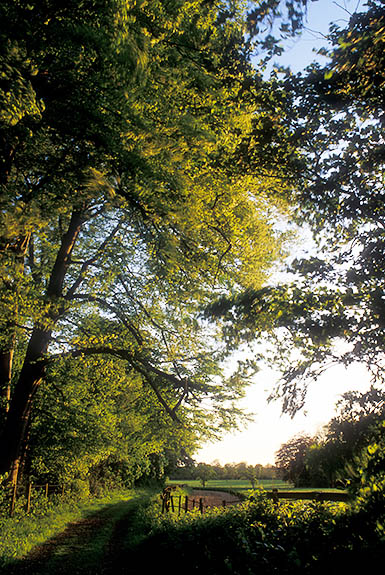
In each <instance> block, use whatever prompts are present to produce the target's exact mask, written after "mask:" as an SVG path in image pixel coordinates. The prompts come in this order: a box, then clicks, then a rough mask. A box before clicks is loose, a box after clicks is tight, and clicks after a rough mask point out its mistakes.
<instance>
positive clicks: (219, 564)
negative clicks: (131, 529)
mask: <svg viewBox="0 0 385 575" xmlns="http://www.w3.org/2000/svg"><path fill="white" fill-rule="evenodd" d="M150 549H151V553H150V552H149V550H150ZM170 549H172V550H173V552H172V554H169V555H168V570H169V572H170V573H177V572H178V570H180V565H181V564H183V566H184V570H185V571H186V573H194V572H196V571H198V570H199V571H204V572H205V573H217V574H222V573H238V574H239V575H243V574H245V575H246V574H250V573H255V572H258V573H263V574H270V573H277V572H279V573H291V574H296V573H298V574H305V573H306V574H310V573H317V574H318V573H323V572H325V569H328V570H329V571H330V572H332V573H338V572H339V570H341V569H342V568H343V567H344V568H345V569H350V568H353V567H354V566H355V567H358V568H363V567H364V566H366V567H369V566H370V567H374V566H375V560H378V559H381V558H383V556H384V545H383V542H382V541H381V538H380V537H379V536H378V534H377V535H376V534H375V529H374V528H373V526H370V525H369V524H365V526H363V525H361V526H360V523H359V517H358V515H357V514H356V513H355V512H352V511H351V510H350V509H349V508H347V507H346V506H345V505H343V504H338V505H337V504H320V503H299V502H298V503H293V502H287V503H280V504H279V505H276V504H274V503H273V502H272V501H271V500H269V499H267V498H265V497H264V495H263V491H257V492H254V495H253V496H252V497H251V501H249V502H246V503H244V504H241V505H239V506H236V507H233V508H231V509H230V508H229V509H227V510H226V511H223V510H215V511H209V512H208V513H207V514H205V515H204V516H203V517H202V516H200V514H199V512H198V513H189V514H187V515H186V516H182V517H181V518H179V519H178V518H170V517H168V516H166V517H165V516H162V517H158V519H157V520H156V524H155V528H153V530H152V532H151V534H150V535H149V537H148V538H147V540H144V542H143V543H142V544H141V545H140V546H139V548H138V549H137V559H138V561H139V560H140V562H141V564H142V566H143V568H144V569H148V570H150V569H151V568H153V567H155V564H154V563H153V558H154V557H159V556H163V555H165V554H167V552H168V550H170ZM143 561H144V562H143ZM352 572H356V571H352Z"/></svg>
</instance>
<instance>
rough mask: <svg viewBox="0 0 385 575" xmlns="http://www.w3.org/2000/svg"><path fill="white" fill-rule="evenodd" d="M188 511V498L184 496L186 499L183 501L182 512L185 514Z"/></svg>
mask: <svg viewBox="0 0 385 575" xmlns="http://www.w3.org/2000/svg"><path fill="white" fill-rule="evenodd" d="M187 511H188V496H187V495H186V498H185V500H184V512H185V513H187Z"/></svg>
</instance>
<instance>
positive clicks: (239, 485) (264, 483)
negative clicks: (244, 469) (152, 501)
mask: <svg viewBox="0 0 385 575" xmlns="http://www.w3.org/2000/svg"><path fill="white" fill-rule="evenodd" d="M175 484H178V485H182V484H183V485H186V486H188V487H191V488H196V489H201V488H202V483H201V481H200V480H199V479H169V480H168V481H167V485H175ZM255 487H256V488H258V487H262V488H263V489H266V491H271V490H272V489H278V491H301V492H304V491H309V492H311V491H319V492H323V493H335V492H338V493H340V492H341V491H340V490H338V489H332V488H323V487H294V486H293V485H292V484H291V483H288V482H286V481H282V480H281V479H261V480H259V481H258V482H257V483H256V486H255ZM205 488H206V489H229V490H231V491H240V492H246V491H249V490H250V489H252V486H251V483H250V481H247V480H246V479H211V480H209V481H206V485H205Z"/></svg>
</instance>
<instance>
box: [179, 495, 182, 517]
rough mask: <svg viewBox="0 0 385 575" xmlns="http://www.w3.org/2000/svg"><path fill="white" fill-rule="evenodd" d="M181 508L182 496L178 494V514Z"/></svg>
mask: <svg viewBox="0 0 385 575" xmlns="http://www.w3.org/2000/svg"><path fill="white" fill-rule="evenodd" d="M181 508H182V496H181V495H179V502H178V515H180V510H181Z"/></svg>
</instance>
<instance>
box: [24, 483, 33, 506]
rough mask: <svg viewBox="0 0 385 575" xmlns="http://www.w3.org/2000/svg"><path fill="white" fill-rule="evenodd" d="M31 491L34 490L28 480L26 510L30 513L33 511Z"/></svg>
mask: <svg viewBox="0 0 385 575" xmlns="http://www.w3.org/2000/svg"><path fill="white" fill-rule="evenodd" d="M31 492H32V483H31V482H30V481H28V485H27V502H26V504H25V512H26V513H29V512H30V511H31Z"/></svg>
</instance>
